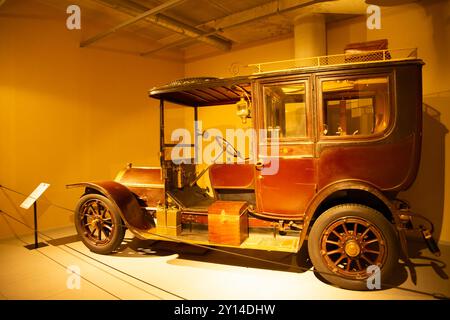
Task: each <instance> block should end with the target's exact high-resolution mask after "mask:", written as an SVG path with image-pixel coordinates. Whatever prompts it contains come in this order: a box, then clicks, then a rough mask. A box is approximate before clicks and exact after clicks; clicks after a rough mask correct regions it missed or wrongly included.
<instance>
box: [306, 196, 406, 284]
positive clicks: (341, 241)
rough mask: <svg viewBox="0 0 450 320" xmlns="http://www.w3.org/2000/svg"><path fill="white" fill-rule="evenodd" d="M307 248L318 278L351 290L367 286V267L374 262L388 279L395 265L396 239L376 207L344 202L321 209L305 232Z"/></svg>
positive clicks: (383, 280) (384, 279)
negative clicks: (307, 233) (307, 232)
mask: <svg viewBox="0 0 450 320" xmlns="http://www.w3.org/2000/svg"><path fill="white" fill-rule="evenodd" d="M308 252H309V256H310V257H311V261H312V263H313V265H314V268H315V270H316V272H317V274H318V275H319V277H320V278H322V279H324V280H326V281H329V282H331V283H333V284H335V285H337V286H339V287H342V288H346V289H351V290H368V289H369V288H368V286H367V282H366V279H367V278H368V277H369V276H370V274H369V273H368V271H367V269H368V267H369V266H371V265H376V266H378V267H379V268H380V271H381V281H382V282H385V283H389V279H390V277H391V276H392V274H393V271H394V270H395V268H396V267H398V256H399V248H398V239H397V235H396V232H395V229H394V228H393V226H392V224H391V223H390V222H389V221H388V220H387V219H386V218H385V217H384V216H383V215H382V214H381V213H380V212H378V211H376V210H374V209H372V208H369V207H366V206H363V205H359V204H343V205H338V206H335V207H332V208H330V209H328V210H327V211H325V212H324V213H322V214H321V215H320V216H319V217H318V218H317V220H316V221H315V222H314V223H313V225H312V227H311V230H310V233H309V236H308Z"/></svg>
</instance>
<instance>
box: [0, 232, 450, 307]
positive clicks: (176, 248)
mask: <svg viewBox="0 0 450 320" xmlns="http://www.w3.org/2000/svg"><path fill="white" fill-rule="evenodd" d="M46 234H47V235H49V236H50V237H51V238H53V240H50V241H49V244H50V245H49V246H47V247H43V248H40V249H39V250H38V251H36V250H31V251H30V250H27V249H26V248H24V247H23V245H24V243H30V242H32V239H33V238H32V236H23V237H20V238H19V237H16V238H13V239H6V240H1V241H0V252H1V254H0V299H182V298H185V299H432V297H431V296H427V295H422V294H418V293H414V292H411V291H407V290H403V289H399V288H394V289H385V290H378V291H371V292H355V291H348V290H343V289H338V288H335V287H332V286H330V285H327V284H325V283H323V282H321V281H320V280H319V279H317V277H316V275H315V274H314V272H312V268H310V266H309V265H308V264H307V263H306V262H304V261H296V258H295V256H294V255H292V254H287V253H277V252H272V253H270V252H263V251H242V250H233V252H238V253H241V254H248V255H251V256H252V257H257V258H263V259H270V260H273V261H276V262H279V263H280V265H274V264H268V263H267V262H262V261H257V260H249V259H247V258H244V257H239V256H232V255H228V254H226V253H222V252H216V251H212V250H206V249H202V248H196V247H192V246H188V245H182V244H175V243H167V242H164V243H163V242H148V241H139V240H137V239H133V238H131V237H130V238H127V239H126V240H127V241H126V242H125V243H124V244H123V248H121V249H120V251H119V252H118V253H117V254H115V255H110V256H102V255H97V254H94V253H91V252H90V251H89V250H88V249H87V248H86V247H85V246H84V245H83V244H82V243H81V242H80V241H79V240H78V238H77V237H76V236H75V230H74V229H73V228H63V229H58V230H53V231H51V232H50V231H49V232H46ZM127 235H128V234H127ZM163 248H164V249H163ZM167 248H169V249H167ZM441 250H442V255H441V256H440V257H439V258H436V257H434V256H433V255H431V254H430V253H429V252H428V251H427V250H426V249H424V248H421V247H417V248H414V250H413V251H414V252H412V255H413V256H414V258H413V262H414V263H415V265H416V266H415V268H414V269H415V271H416V277H417V280H416V284H414V282H413V280H412V277H411V274H410V271H409V269H407V268H404V267H401V268H400V271H399V273H398V275H397V280H398V283H397V284H396V285H397V286H400V287H401V288H408V289H413V290H418V291H424V292H429V293H441V294H445V295H446V296H450V281H449V277H448V275H449V274H450V267H449V263H450V247H449V246H441ZM288 265H290V266H291V267H289V266H288ZM68 266H75V267H77V268H79V270H80V274H81V281H80V284H81V285H80V288H79V289H76V288H75V289H68V288H67V282H68V277H71V275H70V274H69V272H68V270H67V267H68ZM296 266H300V267H306V268H310V269H309V270H307V271H304V272H301V271H299V269H298V267H296ZM72 276H73V275H72Z"/></svg>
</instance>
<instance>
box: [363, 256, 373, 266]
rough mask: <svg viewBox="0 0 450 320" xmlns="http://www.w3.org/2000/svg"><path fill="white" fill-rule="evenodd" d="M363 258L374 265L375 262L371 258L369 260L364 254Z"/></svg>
mask: <svg viewBox="0 0 450 320" xmlns="http://www.w3.org/2000/svg"><path fill="white" fill-rule="evenodd" d="M361 258H362V259H364V260H366V261H367V262H368V263H369V264H373V261H371V260H370V259H369V258H367V257H366V256H365V255H364V254H362V255H361Z"/></svg>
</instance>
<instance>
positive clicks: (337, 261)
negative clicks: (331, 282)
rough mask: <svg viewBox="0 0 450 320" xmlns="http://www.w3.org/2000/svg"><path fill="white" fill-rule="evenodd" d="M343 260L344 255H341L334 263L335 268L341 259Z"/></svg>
mask: <svg viewBox="0 0 450 320" xmlns="http://www.w3.org/2000/svg"><path fill="white" fill-rule="evenodd" d="M344 258H345V254H342V255H341V256H340V257H339V259H337V260H336V262H335V263H334V264H335V265H336V266H337V265H338V264H339V262H341V261H342V260H343V259H344Z"/></svg>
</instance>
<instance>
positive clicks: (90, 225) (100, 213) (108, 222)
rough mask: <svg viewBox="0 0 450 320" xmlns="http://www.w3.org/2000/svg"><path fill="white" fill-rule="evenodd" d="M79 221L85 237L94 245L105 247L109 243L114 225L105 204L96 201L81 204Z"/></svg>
mask: <svg viewBox="0 0 450 320" xmlns="http://www.w3.org/2000/svg"><path fill="white" fill-rule="evenodd" d="M81 220H82V224H83V226H84V234H85V236H86V237H87V238H88V239H89V240H90V241H92V242H93V243H94V244H96V245H105V244H107V243H109V242H110V241H111V238H112V237H111V236H112V234H113V233H114V231H115V228H116V225H115V223H114V222H113V220H112V216H111V212H110V211H109V209H108V208H107V206H106V204H105V203H104V202H102V201H100V200H98V199H92V200H89V201H86V202H85V203H83V205H82V207H81Z"/></svg>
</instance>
